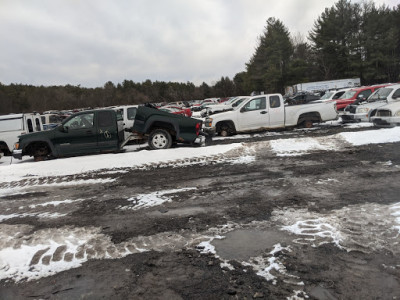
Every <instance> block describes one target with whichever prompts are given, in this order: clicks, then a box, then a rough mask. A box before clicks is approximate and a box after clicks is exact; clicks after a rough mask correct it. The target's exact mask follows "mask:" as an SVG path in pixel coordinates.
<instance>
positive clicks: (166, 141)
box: [149, 129, 172, 150]
mask: <svg viewBox="0 0 400 300" xmlns="http://www.w3.org/2000/svg"><path fill="white" fill-rule="evenodd" d="M171 145H172V137H171V135H170V133H169V132H168V131H166V130H165V129H156V130H153V131H152V132H151V133H150V135H149V146H150V149H152V150H157V149H167V148H170V147H171Z"/></svg>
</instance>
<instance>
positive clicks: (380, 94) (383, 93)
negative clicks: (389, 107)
mask: <svg viewBox="0 0 400 300" xmlns="http://www.w3.org/2000/svg"><path fill="white" fill-rule="evenodd" d="M392 91H393V89H391V88H380V89H379V90H377V91H375V93H373V94H372V95H371V96H370V97H369V98H368V102H373V101H378V100H386V99H387V96H389V94H390V93H391V92H392Z"/></svg>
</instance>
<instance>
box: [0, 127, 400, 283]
mask: <svg viewBox="0 0 400 300" xmlns="http://www.w3.org/2000/svg"><path fill="white" fill-rule="evenodd" d="M352 126H355V125H352ZM359 126H360V125H359ZM361 126H364V125H361ZM266 134H268V133H266ZM399 141H400V127H396V128H391V129H380V130H365V131H360V132H343V133H339V134H335V135H331V136H324V137H306V138H299V137H293V138H286V139H279V140H272V141H262V142H260V143H261V144H262V147H264V148H265V149H269V151H270V152H271V155H272V156H298V155H305V154H308V153H311V152H313V151H341V150H343V149H344V147H346V146H354V147H357V146H361V145H366V144H379V143H394V142H399ZM254 147H257V143H256V142H255V143H232V144H228V145H216V146H209V147H198V148H191V147H181V148H174V149H166V150H157V151H148V150H141V151H136V150H137V146H130V147H128V148H127V151H126V152H125V153H120V154H102V155H88V156H81V157H72V158H64V159H55V160H49V161H43V162H34V161H33V159H32V158H24V159H23V160H22V161H16V160H10V159H9V158H4V157H3V158H1V160H0V187H1V190H0V196H6V195H13V194H17V193H19V194H20V193H23V192H24V190H26V189H28V188H29V187H30V186H37V185H42V186H45V185H47V186H49V185H51V184H54V185H63V184H64V185H79V184H96V183H98V182H99V180H100V181H102V182H110V181H112V180H113V179H107V178H103V179H98V180H97V181H96V180H94V179H89V180H81V181H78V180H75V181H68V182H52V181H51V180H49V181H47V180H42V181H40V183H39V181H37V179H39V178H51V177H54V176H57V177H62V176H69V175H77V174H82V173H87V172H100V171H101V172H102V173H103V174H112V173H113V172H126V171H125V170H124V169H126V168H128V169H129V168H146V167H148V166H152V165H154V164H165V165H168V166H185V165H186V166H187V165H195V164H198V163H202V162H207V160H206V159H205V158H207V157H208V158H211V159H212V160H214V161H217V162H226V161H229V162H231V163H235V164H236V163H241V164H251V163H253V162H254V160H255V157H254V156H253V155H252V153H253V149H254ZM90 180H92V181H90ZM19 181H24V184H21V185H19V184H15V182H19ZM321 184H324V182H321ZM192 189H195V188H194V187H193V188H187V189H176V190H163V191H154V192H153V193H149V194H141V195H137V196H135V197H132V198H130V199H128V201H131V202H132V203H135V204H136V205H133V206H129V207H120V209H123V210H130V209H132V210H137V209H146V208H148V207H151V206H156V205H161V204H162V203H165V202H170V201H171V197H170V196H171V195H173V194H175V193H179V192H183V191H190V190H192ZM74 201H76V200H74ZM74 201H72V200H68V199H67V200H54V201H52V202H48V203H42V204H30V205H28V206H27V207H23V206H22V208H20V210H21V213H20V214H19V216H20V217H24V216H37V217H39V218H57V217H60V216H62V215H61V214H59V215H57V213H53V214H52V211H51V208H54V207H56V206H59V205H65V206H73V205H74ZM361 209H362V211H364V212H365V213H364V216H365V218H366V220H367V221H365V220H362V219H361V218H360V224H363V225H365V224H364V223H365V222H366V225H371V224H374V223H373V222H369V223H368V220H370V219H371V220H376V219H381V220H385V222H384V224H382V226H381V227H382V228H383V229H384V230H387V229H390V230H391V231H392V232H393V238H396V235H397V237H398V234H400V217H399V216H400V204H399V203H396V204H392V205H386V206H380V205H365V206H363V207H361ZM359 210H360V207H359V206H357V207H348V208H344V209H342V210H338V211H334V212H333V213H332V214H331V215H324V216H322V215H318V214H316V213H314V214H313V213H310V212H308V211H305V210H296V211H290V210H286V211H275V212H274V216H273V218H274V220H275V221H276V222H278V223H280V224H281V229H282V230H284V231H287V232H290V233H292V234H294V235H297V236H299V237H298V238H296V239H295V242H296V243H299V244H307V245H311V246H313V247H318V246H319V245H322V244H324V243H333V244H334V245H336V246H337V247H339V248H341V249H342V248H343V249H346V250H348V251H349V250H351V249H354V248H355V246H354V243H353V242H354V241H353V240H351V238H350V237H348V236H346V235H345V234H344V233H343V232H342V231H340V228H342V227H344V226H345V225H344V224H345V223H346V220H347V219H346V216H348V215H352V214H353V215H356V214H357V213H358V212H359ZM3 213H4V214H3ZM288 214H290V217H288ZM293 216H295V217H296V218H293ZM377 216H378V218H377ZM15 217H18V215H17V214H15V213H12V214H7V213H6V211H4V212H2V215H1V216H0V229H1V230H0V237H1V240H3V243H2V245H1V247H0V279H7V278H12V279H14V280H16V281H18V280H21V279H26V278H28V279H36V278H40V277H42V276H49V275H52V274H55V273H57V272H60V271H62V270H66V269H69V268H74V267H78V266H80V265H81V264H82V263H83V262H85V261H87V260H88V259H91V258H97V259H112V258H120V257H124V256H126V255H128V254H131V253H138V252H141V251H148V250H152V249H154V247H155V246H154V244H151V243H149V242H148V241H147V243H146V242H143V241H141V242H140V243H139V242H138V241H137V240H130V241H126V242H124V243H121V244H118V245H116V244H114V243H112V242H111V239H110V237H109V236H106V235H104V234H102V233H101V232H100V230H99V229H98V228H70V227H62V228H54V229H43V230H41V231H36V232H32V228H31V226H28V225H7V224H2V222H3V221H4V220H7V219H9V218H15ZM288 220H292V221H293V220H294V222H289V221H288ZM366 225H365V226H366ZM371 226H372V225H371ZM6 232H7V234H6ZM10 232H12V233H13V235H10V234H9V233H10ZM226 232H227V231H226ZM226 232H225V233H226ZM370 232H371V237H370V239H371V241H373V242H374V243H375V244H374V245H375V246H376V247H378V248H379V247H383V246H382V243H383V242H382V241H381V240H380V236H381V234H382V232H376V231H374V230H373V228H372V229H371V230H370ZM24 234H26V235H27V237H28V238H26V239H25V240H26V242H24V243H23V244H22V245H21V244H18V243H17V242H16V238H18V237H20V236H21V235H24ZM43 236H51V238H50V239H47V240H46V239H43V238H42V237H43ZM170 236H171V237H170V243H169V244H168V243H165V244H164V246H163V247H172V245H173V244H174V243H176V242H177V241H181V240H183V238H182V236H173V235H172V234H171V235H170ZM151 238H152V239H154V238H155V237H151ZM214 238H223V237H222V236H220V235H218V234H216V235H215V236H214V237H211V238H210V236H203V237H202V236H197V235H196V236H192V237H191V239H192V240H193V244H194V245H196V243H195V241H197V245H198V244H199V242H198V241H199V240H202V239H204V240H205V241H202V242H200V245H203V246H204V247H206V248H208V249H211V250H209V252H214V253H215V254H216V255H218V253H217V252H215V248H213V246H212V245H211V242H210V241H212V240H213V239H214ZM155 239H157V237H156V238H155ZM207 239H208V240H207ZM96 240H97V241H101V242H99V243H102V244H104V245H103V246H104V247H105V248H108V249H111V250H109V251H105V252H104V253H101V254H96V255H94V256H90V255H80V254H79V253H81V252H82V251H83V250H82V249H85V248H91V247H92V248H93V247H95V246H96V245H97V244H96V242H95V241H96ZM207 241H208V242H207ZM202 243H203V244H202ZM390 247H391V248H390V250H392V251H394V252H397V251H399V243H398V242H397V243H394V244H392V245H390ZM283 250H285V251H290V248H289V247H286V248H282V247H281V246H280V244H279V243H276V244H275V245H274V248H273V250H272V251H271V252H270V255H269V256H268V257H266V258H265V257H263V258H262V257H260V258H257V257H253V258H251V259H250V260H248V261H246V262H243V264H244V265H252V266H254V268H255V269H256V270H257V272H258V274H259V275H260V276H263V277H265V278H266V279H267V280H274V279H275V277H274V276H273V275H271V270H272V269H275V270H277V271H279V270H282V268H283V267H282V265H281V264H280V263H279V261H278V260H277V258H275V257H274V253H275V252H277V251H283ZM38 253H39V254H40V253H41V254H40V255H39V254H38ZM43 255H44V256H43ZM41 256H43V258H42V261H44V262H45V263H43V264H38V261H37V260H38V259H39V258H40V257H41ZM38 257H39V258H38ZM61 257H63V258H64V259H61ZM279 272H281V271H279ZM282 272H283V273H284V271H282ZM298 284H301V282H299V283H298Z"/></svg>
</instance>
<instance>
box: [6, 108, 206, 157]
mask: <svg viewBox="0 0 400 300" xmlns="http://www.w3.org/2000/svg"><path fill="white" fill-rule="evenodd" d="M120 117H121V116H119V115H118V113H117V112H116V111H115V110H112V109H98V110H87V111H82V112H79V113H76V114H74V115H72V116H70V117H69V118H67V119H65V120H64V121H63V122H62V123H61V124H60V125H59V126H57V127H56V128H54V129H52V130H47V131H41V132H36V133H30V134H23V135H21V136H19V140H18V142H17V143H15V145H14V150H13V152H12V155H13V157H14V158H17V159H22V157H23V156H25V155H28V156H33V157H34V158H35V160H36V161H39V160H43V159H45V158H47V157H65V156H76V155H84V154H95V153H107V152H119V151H120V150H121V149H122V148H123V147H124V146H125V144H126V143H127V142H128V141H130V140H148V143H149V147H150V148H151V149H166V148H170V147H171V146H172V144H173V143H194V142H195V140H196V139H197V138H198V137H199V135H201V134H203V133H202V132H201V127H202V121H200V120H196V119H192V118H188V117H184V116H180V115H174V114H170V113H167V112H164V111H161V110H158V109H154V108H149V107H145V106H140V107H139V108H138V109H137V112H136V116H135V120H134V125H133V127H131V128H127V129H125V131H127V132H130V135H129V136H128V137H127V138H124V129H123V124H122V117H121V118H120Z"/></svg>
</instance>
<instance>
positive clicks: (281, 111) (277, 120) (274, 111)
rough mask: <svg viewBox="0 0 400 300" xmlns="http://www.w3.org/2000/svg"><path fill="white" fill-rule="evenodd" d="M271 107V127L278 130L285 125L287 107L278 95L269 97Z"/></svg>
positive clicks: (269, 114)
mask: <svg viewBox="0 0 400 300" xmlns="http://www.w3.org/2000/svg"><path fill="white" fill-rule="evenodd" d="M268 105H269V111H268V116H269V127H270V128H276V127H282V126H284V125H285V107H284V105H283V103H282V101H281V97H279V96H278V95H271V96H269V97H268Z"/></svg>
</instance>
